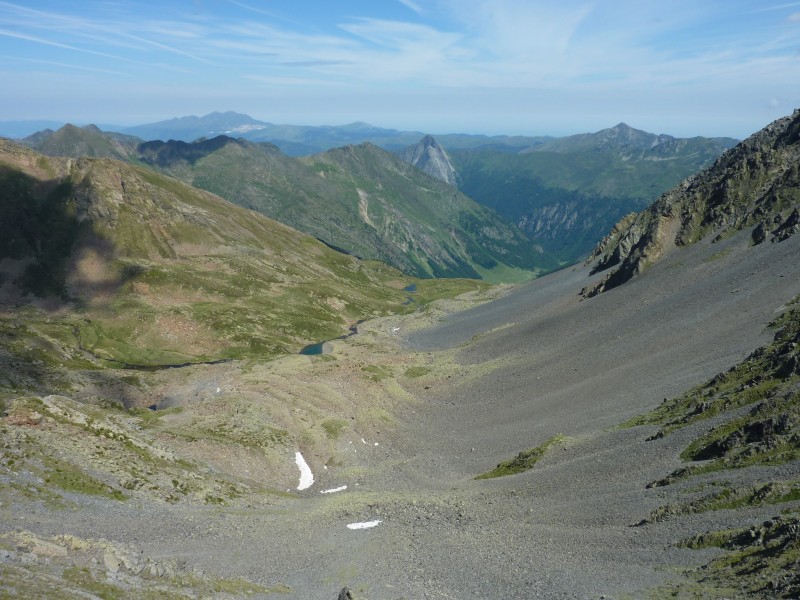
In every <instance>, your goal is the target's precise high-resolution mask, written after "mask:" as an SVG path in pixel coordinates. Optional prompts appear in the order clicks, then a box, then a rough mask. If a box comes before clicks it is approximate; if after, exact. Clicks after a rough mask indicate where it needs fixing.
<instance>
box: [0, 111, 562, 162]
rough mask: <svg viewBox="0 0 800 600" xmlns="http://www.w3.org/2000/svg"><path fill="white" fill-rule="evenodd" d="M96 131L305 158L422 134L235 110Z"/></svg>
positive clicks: (453, 139)
mask: <svg viewBox="0 0 800 600" xmlns="http://www.w3.org/2000/svg"><path fill="white" fill-rule="evenodd" d="M63 125H65V123H61V122H57V121H6V122H0V136H4V137H8V138H12V139H22V138H25V137H28V136H30V135H32V134H33V133H36V132H38V131H41V130H42V129H53V130H55V129H59V128H60V127H62V126H63ZM100 128H101V129H103V131H107V132H116V133H123V134H126V135H132V136H136V137H138V138H141V139H142V140H162V141H169V140H176V141H183V142H193V141H196V140H199V139H201V138H212V137H216V136H219V135H227V136H229V137H235V138H243V139H246V140H249V141H252V142H270V143H271V144H274V145H276V146H277V147H278V148H280V149H281V151H282V152H284V153H285V154H288V155H289V156H307V155H310V154H317V153H319V152H324V151H325V150H330V149H331V148H337V147H340V146H347V145H351V144H361V143H364V142H370V143H372V144H375V145H376V146H380V147H381V148H384V149H387V150H399V149H402V148H405V147H406V146H410V145H412V144H415V143H417V142H418V141H419V140H420V139H421V138H422V137H424V135H425V133H423V132H420V131H399V130H397V129H387V128H382V127H376V126H374V125H370V124H368V123H363V122H357V123H350V124H347V125H322V126H311V125H276V124H274V123H268V122H266V121H259V120H257V119H254V118H252V117H250V116H248V115H245V114H242V113H237V112H233V111H227V112H213V113H210V114H208V115H205V116H202V117H197V116H187V117H177V118H174V119H167V120H166V121H159V122H157V123H149V124H144V125H136V126H133V127H123V126H119V125H101V126H100ZM437 139H439V141H440V142H441V143H443V144H445V145H446V146H447V147H448V148H476V147H499V148H505V149H514V150H522V149H524V148H529V147H531V146H533V145H535V144H538V143H540V142H542V141H545V140H548V139H551V138H549V137H547V136H538V137H536V136H534V137H531V136H507V135H496V136H486V135H470V134H460V133H455V134H445V135H438V136H437Z"/></svg>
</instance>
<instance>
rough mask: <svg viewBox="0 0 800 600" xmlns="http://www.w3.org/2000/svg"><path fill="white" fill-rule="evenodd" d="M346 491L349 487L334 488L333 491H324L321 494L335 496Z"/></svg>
mask: <svg viewBox="0 0 800 600" xmlns="http://www.w3.org/2000/svg"><path fill="white" fill-rule="evenodd" d="M346 489H347V486H346V485H343V486H341V487H337V488H333V489H332V490H322V491H321V492H320V494H335V493H336V492H343V491H344V490H346Z"/></svg>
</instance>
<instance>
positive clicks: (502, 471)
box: [475, 434, 565, 479]
mask: <svg viewBox="0 0 800 600" xmlns="http://www.w3.org/2000/svg"><path fill="white" fill-rule="evenodd" d="M564 439H565V436H563V435H561V434H559V435H554V436H553V437H551V438H550V439H548V440H547V441H545V442H543V443H541V444H539V445H538V446H536V447H535V448H529V449H528V450H523V451H522V452H520V453H519V454H517V456H515V457H514V458H512V459H511V460H508V461H505V462H501V463H500V464H498V465H497V466H496V467H495V468H494V469H492V470H491V471H489V472H488V473H484V474H482V475H478V476H477V477H475V479H493V478H495V477H505V476H507V475H516V474H517V473H523V472H525V471H528V470H530V469H532V468H533V467H534V466H535V465H536V463H537V462H539V461H540V460H541V459H542V457H543V456H544V455H545V453H546V452H547V450H548V448H550V447H551V446H552V445H553V444H557V443H559V442H562V441H563V440H564Z"/></svg>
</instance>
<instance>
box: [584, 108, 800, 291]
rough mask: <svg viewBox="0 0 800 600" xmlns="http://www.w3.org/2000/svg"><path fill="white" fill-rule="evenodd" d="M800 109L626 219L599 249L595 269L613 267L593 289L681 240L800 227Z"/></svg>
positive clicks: (768, 236) (626, 275)
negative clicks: (748, 231)
mask: <svg viewBox="0 0 800 600" xmlns="http://www.w3.org/2000/svg"><path fill="white" fill-rule="evenodd" d="M798 208H800V111H795V113H794V114H793V115H791V116H787V117H784V118H782V119H779V120H777V121H775V122H774V123H772V124H770V125H768V126H767V127H766V128H764V129H763V130H761V131H759V132H758V133H755V134H753V135H752V136H750V137H749V138H747V139H746V140H745V141H744V142H742V143H741V144H739V145H738V146H736V147H735V148H733V149H732V150H729V151H728V152H726V153H725V154H724V155H723V156H722V157H720V158H719V159H718V160H717V161H716V162H715V163H714V165H712V166H711V167H709V168H708V169H706V170H704V171H702V172H701V173H698V174H697V175H695V176H693V177H690V178H689V179H687V180H686V181H684V182H683V183H681V185H680V186H678V187H676V188H674V189H673V190H670V191H669V192H667V193H666V194H664V195H663V196H661V197H660V198H659V199H658V200H657V201H656V202H655V203H653V204H652V205H651V206H650V207H649V208H648V209H647V210H645V211H643V212H642V213H640V214H638V215H635V216H634V215H631V216H628V217H626V218H625V220H623V221H621V222H620V223H619V224H618V225H617V226H616V227H615V228H614V230H613V231H612V232H611V234H609V235H608V236H607V237H606V238H605V239H604V240H603V241H602V242H601V243H600V244H599V245H598V246H597V248H596V249H595V251H594V253H593V254H592V257H591V258H599V261H598V263H597V265H596V267H595V271H598V272H599V271H604V270H607V269H613V270H612V271H610V272H609V273H608V275H607V276H606V278H605V279H604V280H603V281H602V282H600V283H599V284H597V285H596V286H595V287H593V288H592V289H591V290H587V293H588V294H590V295H593V294H597V293H599V292H602V291H604V290H608V289H611V288H613V287H616V286H618V285H620V284H622V283H624V282H626V281H628V280H629V279H630V278H632V277H634V276H635V275H637V274H638V273H641V272H642V271H643V270H645V269H646V268H648V266H650V265H651V264H653V263H655V262H657V261H658V260H660V258H661V257H662V255H664V254H665V253H668V252H669V251H670V250H671V249H672V248H675V247H676V246H684V245H687V244H692V243H694V242H696V241H698V240H701V239H704V238H706V237H708V236H715V237H714V239H715V240H718V239H721V238H723V237H725V236H727V235H730V234H731V233H733V232H734V231H738V230H741V229H744V228H748V227H753V228H754V230H753V243H756V244H758V243H762V242H764V241H773V242H776V241H781V240H784V239H786V238H787V237H788V236H790V235H792V234H793V233H796V232H797V231H798V230H800V215H799V214H798Z"/></svg>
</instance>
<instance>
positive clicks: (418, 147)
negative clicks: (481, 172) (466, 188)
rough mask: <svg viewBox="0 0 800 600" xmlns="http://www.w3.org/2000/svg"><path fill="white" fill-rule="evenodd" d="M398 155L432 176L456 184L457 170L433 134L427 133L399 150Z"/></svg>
mask: <svg viewBox="0 0 800 600" xmlns="http://www.w3.org/2000/svg"><path fill="white" fill-rule="evenodd" d="M397 156H398V157H399V158H400V159H401V160H403V161H405V162H407V163H410V164H412V165H414V166H415V167H417V168H418V169H419V170H420V171H423V172H425V173H427V174H428V175H430V176H431V177H435V178H436V179H438V180H440V181H444V182H445V183H449V184H450V185H453V186H454V185H456V170H455V169H454V168H453V165H452V164H451V163H450V157H449V156H447V152H445V151H444V148H442V147H441V146H440V145H439V144H437V143H436V140H435V139H433V136H430V135H426V136H425V137H424V138H422V139H421V140H420V141H419V142H418V143H417V144H415V145H413V146H410V147H408V148H406V149H405V150H401V151H400V152H398V153H397Z"/></svg>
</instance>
